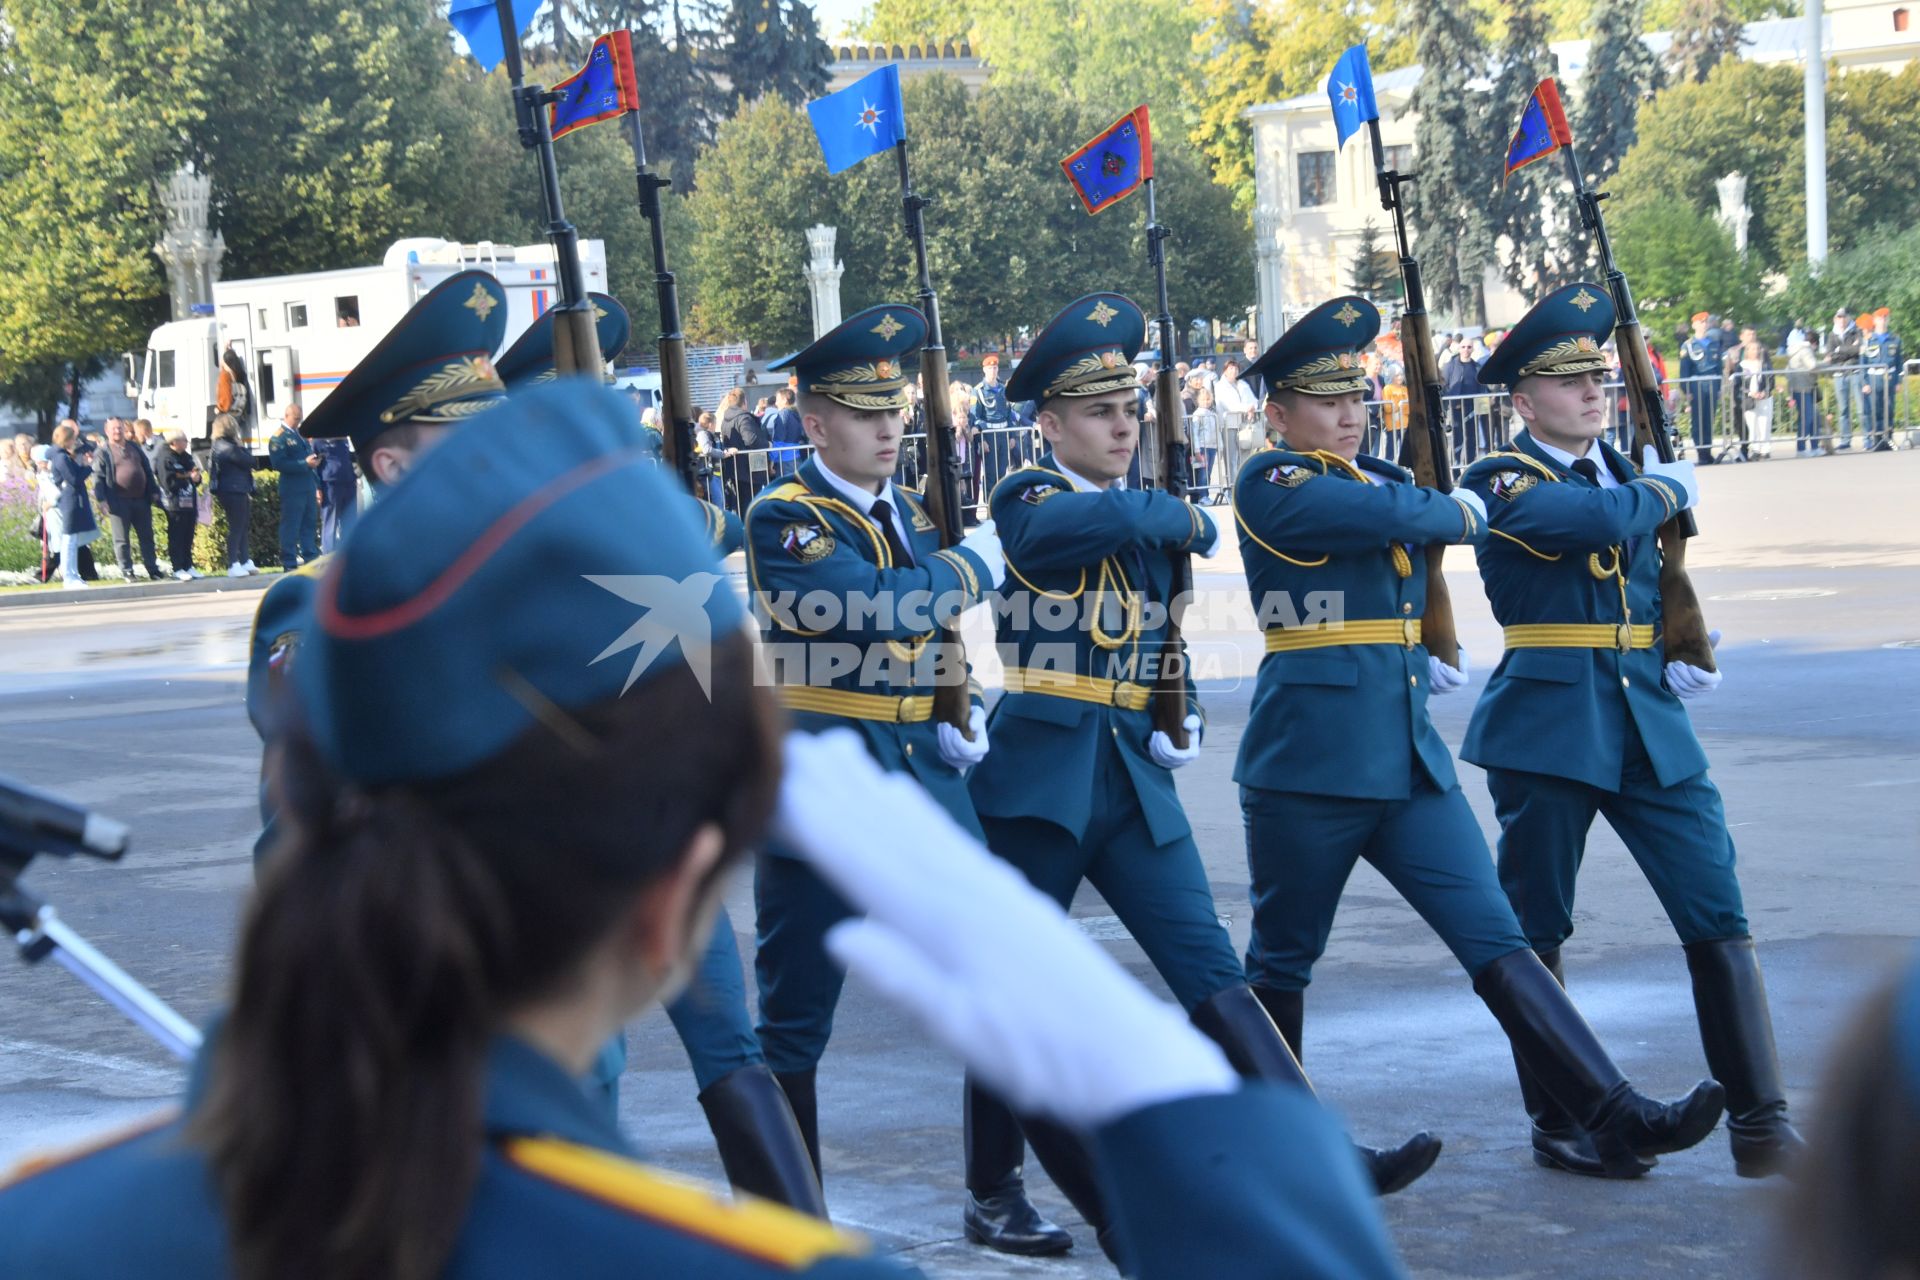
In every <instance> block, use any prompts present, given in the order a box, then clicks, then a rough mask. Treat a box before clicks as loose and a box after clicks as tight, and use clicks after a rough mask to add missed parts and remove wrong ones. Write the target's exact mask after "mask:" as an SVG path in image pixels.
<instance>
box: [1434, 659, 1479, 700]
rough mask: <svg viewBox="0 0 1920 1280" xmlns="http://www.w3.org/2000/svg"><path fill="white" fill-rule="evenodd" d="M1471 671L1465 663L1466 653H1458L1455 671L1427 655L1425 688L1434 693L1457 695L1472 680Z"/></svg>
mask: <svg viewBox="0 0 1920 1280" xmlns="http://www.w3.org/2000/svg"><path fill="white" fill-rule="evenodd" d="M1472 677H1473V670H1472V667H1471V666H1470V665H1469V664H1468V662H1467V651H1466V650H1465V649H1462V650H1461V651H1460V666H1459V668H1458V669H1457V670H1456V669H1455V668H1453V667H1450V666H1448V665H1447V664H1446V663H1444V662H1442V661H1440V659H1438V658H1436V657H1434V656H1433V655H1432V654H1428V655H1427V687H1428V688H1429V689H1431V690H1432V691H1433V692H1434V693H1458V692H1459V691H1460V690H1462V689H1464V688H1466V687H1467V681H1468V680H1470V679H1472Z"/></svg>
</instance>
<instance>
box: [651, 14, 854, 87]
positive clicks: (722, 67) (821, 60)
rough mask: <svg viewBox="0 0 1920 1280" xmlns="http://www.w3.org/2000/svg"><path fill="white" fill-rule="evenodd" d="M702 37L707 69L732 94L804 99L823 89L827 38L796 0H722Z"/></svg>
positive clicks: (812, 17) (825, 80)
mask: <svg viewBox="0 0 1920 1280" xmlns="http://www.w3.org/2000/svg"><path fill="white" fill-rule="evenodd" d="M708 39H709V41H710V42H711V43H712V45H713V49H714V52H713V58H712V66H713V69H714V70H715V71H716V72H718V73H719V75H721V76H723V77H725V79H726V82H727V83H728V84H729V85H730V86H731V87H732V91H733V93H734V95H735V96H736V97H742V98H756V97H759V96H760V95H762V94H773V95H774V96H775V97H779V98H784V99H786V100H787V101H788V102H805V101H806V100H807V99H808V98H815V97H818V96H819V95H820V94H821V93H823V92H825V90H826V87H827V43H826V41H824V40H822V39H821V38H820V24H819V23H818V22H817V21H815V19H814V16H813V9H812V7H811V6H809V5H807V4H805V3H803V2H799V0H726V4H725V6H724V8H722V9H721V10H720V12H719V14H718V20H717V21H716V23H715V24H714V27H713V30H712V32H711V34H710V35H709V36H708ZM636 70H637V68H636Z"/></svg>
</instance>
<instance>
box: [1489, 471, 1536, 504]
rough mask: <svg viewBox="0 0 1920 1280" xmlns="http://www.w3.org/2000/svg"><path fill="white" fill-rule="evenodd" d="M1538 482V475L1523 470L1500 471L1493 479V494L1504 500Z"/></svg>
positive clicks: (1521, 492)
mask: <svg viewBox="0 0 1920 1280" xmlns="http://www.w3.org/2000/svg"><path fill="white" fill-rule="evenodd" d="M1539 483H1540V477H1539V476H1536V475H1529V474H1528V473H1527V472H1525V471H1502V472H1501V473H1500V474H1499V475H1497V476H1495V477H1494V480H1493V496H1494V497H1496V498H1500V499H1502V500H1503V501H1506V502H1512V501H1513V500H1514V499H1515V498H1517V497H1519V496H1520V495H1521V494H1523V493H1525V492H1526V491H1527V490H1529V489H1531V488H1533V486H1535V485H1536V484H1539Z"/></svg>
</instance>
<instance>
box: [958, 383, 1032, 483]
mask: <svg viewBox="0 0 1920 1280" xmlns="http://www.w3.org/2000/svg"><path fill="white" fill-rule="evenodd" d="M967 423H968V425H969V426H971V427H972V428H973V432H974V437H973V438H974V440H975V441H976V442H977V443H978V444H979V447H980V455H981V459H982V468H983V476H982V479H981V485H982V492H983V494H984V495H985V496H986V497H987V498H991V497H992V496H993V487H994V486H995V485H997V484H999V483H1000V479H1001V477H1002V476H1004V475H1006V474H1007V473H1008V472H1009V471H1012V470H1013V469H1014V468H1015V467H1018V466H1020V465H1022V463H1023V462H1024V459H1023V458H1022V457H1021V456H1020V450H1019V446H1018V444H1017V442H1016V441H1015V440H1014V435H1015V431H1014V423H1013V403H1012V402H1011V401H1010V400H1008V399H1007V389H1006V387H1005V386H1004V385H1002V383H1001V381H1000V357H999V356H998V355H995V354H993V353H992V352H989V353H988V354H987V355H986V357H985V358H984V359H982V360H981V362H980V382H979V385H978V386H976V387H975V388H974V391H973V396H972V398H971V402H970V403H969V404H968V405H967Z"/></svg>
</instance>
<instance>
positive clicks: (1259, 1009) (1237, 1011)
mask: <svg viewBox="0 0 1920 1280" xmlns="http://www.w3.org/2000/svg"><path fill="white" fill-rule="evenodd" d="M1287 994H1288V993H1286V992H1278V991H1276V992H1273V993H1272V996H1266V997H1263V996H1262V995H1260V994H1257V993H1256V992H1255V990H1254V988H1252V987H1228V988H1227V989H1226V990H1225V991H1221V992H1217V993H1216V994H1214V995H1211V996H1209V997H1207V998H1206V999H1205V1000H1203V1001H1201V1002H1200V1003H1199V1004H1198V1005H1196V1006H1195V1007H1194V1010H1193V1013H1192V1014H1191V1015H1189V1016H1190V1017H1191V1018H1192V1020H1193V1025H1194V1026H1195V1027H1197V1028H1198V1029H1199V1031H1200V1033H1201V1034H1202V1035H1204V1036H1206V1037H1207V1039H1209V1040H1211V1041H1213V1042H1214V1043H1215V1044H1217V1045H1219V1046H1220V1047H1221V1048H1222V1049H1223V1050H1225V1051H1226V1055H1227V1062H1228V1063H1229V1064H1230V1065H1231V1066H1232V1067H1233V1069H1234V1070H1235V1071H1237V1072H1239V1073H1240V1074H1241V1075H1243V1076H1246V1077H1247V1078H1249V1079H1252V1080H1275V1081H1278V1082H1280V1083H1282V1084H1288V1085H1293V1086H1295V1087H1297V1088H1301V1089H1305V1090H1306V1091H1307V1092H1309V1093H1311V1092H1313V1082H1312V1081H1310V1080H1308V1079H1307V1073H1306V1071H1305V1070H1304V1069H1303V1068H1302V1067H1301V1066H1300V1060H1299V1059H1298V1058H1296V1057H1294V1056H1293V1052H1292V1050H1291V1049H1289V1048H1288V1047H1287V1040H1286V1039H1285V1038H1284V1037H1283V1035H1282V1034H1281V1031H1280V1028H1279V1027H1278V1026H1277V1025H1276V1024H1275V1020H1274V1019H1273V1018H1272V1017H1271V1016H1269V1014H1268V1012H1267V1004H1266V1001H1267V999H1269V998H1272V997H1273V996H1278V997H1285V996H1286V995H1287ZM1292 996H1293V999H1292V1001H1291V1007H1292V1009H1294V1010H1300V1009H1302V1008H1303V1007H1304V1004H1305V1001H1304V999H1303V998H1302V996H1301V995H1300V993H1299V992H1294V993H1292ZM1280 1003H1281V1005H1282V1009H1283V1011H1286V1009H1287V1006H1288V1003H1289V1002H1288V1001H1286V1000H1285V999H1282V1000H1281V1001H1280ZM1295 1025H1296V1026H1298V1025H1299V1024H1298V1023H1296V1024H1295ZM1295 1034H1296V1035H1298V1034H1299V1032H1298V1031H1296V1032H1295ZM1354 1150H1356V1151H1358V1152H1359V1153H1360V1159H1361V1161H1362V1162H1363V1163H1364V1164H1365V1165H1366V1166H1367V1172H1368V1173H1369V1174H1370V1175H1372V1178H1373V1186H1374V1190H1375V1191H1376V1192H1378V1193H1379V1194H1380V1195H1383V1196H1390V1195H1392V1194H1393V1193H1394V1192H1396V1191H1403V1190H1405V1189H1406V1188H1407V1187H1410V1186H1412V1185H1413V1183H1414V1182H1415V1181H1417V1180H1418V1179H1419V1177H1420V1175H1421V1174H1423V1173H1425V1172H1426V1171H1427V1170H1429V1169H1431V1168H1433V1162H1434V1161H1435V1160H1438V1159H1439V1158H1440V1139H1438V1138H1436V1137H1434V1136H1433V1135H1432V1134H1431V1133H1428V1132H1427V1131H1426V1130H1424V1129H1422V1130H1421V1131H1420V1132H1419V1133H1416V1134H1414V1135H1413V1136H1412V1137H1411V1138H1408V1139H1407V1140H1406V1141H1405V1142H1403V1143H1401V1144H1400V1145H1399V1146H1397V1147H1389V1148H1384V1149H1382V1148H1378V1147H1363V1146H1361V1145H1360V1144H1359V1143H1357V1142H1356V1143H1355V1144H1354Z"/></svg>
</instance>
